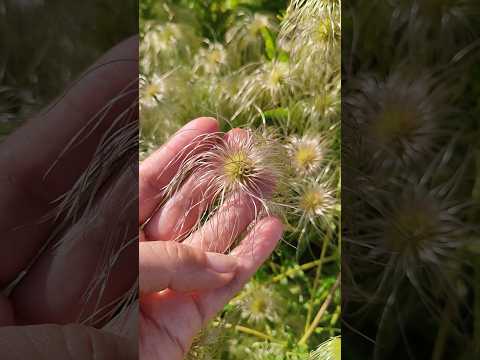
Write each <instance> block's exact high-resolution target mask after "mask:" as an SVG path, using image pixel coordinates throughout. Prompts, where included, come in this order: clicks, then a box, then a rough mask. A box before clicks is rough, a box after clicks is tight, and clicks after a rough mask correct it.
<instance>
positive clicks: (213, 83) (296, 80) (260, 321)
mask: <svg viewBox="0 0 480 360" xmlns="http://www.w3.org/2000/svg"><path fill="white" fill-rule="evenodd" d="M140 36H141V45H140V63H141V64H140V121H141V129H140V158H141V159H143V158H145V157H146V156H148V154H149V153H151V152H152V151H153V150H154V149H156V148H158V147H159V146H160V145H161V144H163V143H164V142H165V141H166V140H167V139H168V138H169V137H170V136H171V135H172V134H173V133H174V132H175V131H176V130H178V129H179V128H180V127H181V126H182V125H184V124H185V123H187V122H188V121H190V120H192V119H194V118H196V117H199V116H212V117H215V118H217V119H218V120H219V121H220V123H221V128H222V131H228V130H229V129H231V128H234V127H240V128H247V129H255V128H261V129H265V128H267V129H274V130H275V132H276V134H278V135H279V136H278V137H279V141H281V143H282V146H284V147H285V149H286V152H287V153H288V154H289V158H285V168H286V169H288V172H289V176H288V182H287V183H288V185H289V186H287V187H286V188H285V189H284V190H283V191H284V199H285V200H284V203H285V204H284V205H285V206H284V210H281V211H280V213H281V215H282V216H283V218H284V222H285V223H286V233H285V235H284V238H283V241H282V243H281V245H279V247H278V248H277V250H276V251H275V253H274V255H273V256H272V258H271V259H270V260H269V261H268V262H267V263H266V264H264V266H263V267H262V268H261V269H260V271H259V272H258V273H257V274H256V275H255V277H254V278H253V279H252V280H251V282H250V283H249V284H248V285H247V286H246V287H245V289H244V290H243V291H242V292H241V293H240V294H238V296H237V297H236V298H234V299H233V300H232V301H231V302H230V303H229V304H228V305H227V306H226V307H225V309H224V311H223V312H222V313H221V314H220V315H219V316H218V318H217V319H216V320H215V321H213V322H212V323H211V324H210V326H209V328H208V329H206V330H205V331H204V332H203V333H202V334H200V336H199V337H198V339H197V340H196V341H195V343H194V346H193V347H192V349H191V352H190V354H189V357H190V358H192V359H229V360H230V359H231V360H233V359H242V360H243V359H258V360H260V359H262V360H265V359H272V360H273V359H276V360H277V359H292V360H293V359H309V358H310V357H311V358H313V359H338V358H339V356H340V338H339V335H340V321H339V317H340V291H339V284H340V275H339V274H340V240H341V239H340V237H339V224H340V202H339V199H340V2H339V1H337V0H324V1H311V0H293V1H292V2H287V1H266V0H208V1H192V0H180V1H155V0H143V1H141V3H140ZM326 341H328V342H326ZM322 343H323V345H322V347H320V348H318V347H319V345H320V344H322ZM317 348H318V349H317ZM314 350H317V351H316V352H313V351H314Z"/></svg>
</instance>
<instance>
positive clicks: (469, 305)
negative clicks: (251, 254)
mask: <svg viewBox="0 0 480 360" xmlns="http://www.w3.org/2000/svg"><path fill="white" fill-rule="evenodd" d="M479 14H480V2H478V1H476V0H448V1H444V0H428V1H423V0H398V1H397V0H393V1H367V0H357V1H350V2H348V3H346V4H344V8H343V12H342V31H343V37H342V82H343V83H342V170H343V173H342V176H343V184H342V185H343V186H342V189H343V192H342V196H343V198H342V203H343V207H342V212H343V213H342V214H343V216H342V218H343V221H342V226H343V238H344V242H343V245H344V248H343V252H342V255H343V268H342V269H343V270H344V271H343V279H342V280H343V282H342V286H343V288H342V291H343V294H342V295H343V296H342V315H343V318H342V320H343V322H344V324H345V327H344V331H343V342H344V345H345V347H344V352H343V356H345V358H346V359H352V360H356V359H375V360H378V359H393V358H395V359H422V360H423V359H425V360H429V359H432V360H440V359H462V360H467V359H472V360H473V359H479V358H480V287H479V284H480V261H479V259H480V233H479V224H480V211H479V210H480V207H479V205H480V196H479V194H480V192H479V189H480V187H479V185H480V172H479V169H480V167H479V164H480V162H479V161H480V152H479V150H480V140H479V139H480V106H479V105H480V86H479V84H480V65H479V64H480V61H479V59H480V51H479V50H480V49H479V45H480V41H479V39H480V21H479V19H480V17H479Z"/></svg>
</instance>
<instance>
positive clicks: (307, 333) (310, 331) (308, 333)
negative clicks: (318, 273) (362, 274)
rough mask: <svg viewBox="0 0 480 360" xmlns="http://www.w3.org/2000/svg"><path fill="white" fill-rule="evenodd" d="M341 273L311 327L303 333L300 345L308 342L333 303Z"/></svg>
mask: <svg viewBox="0 0 480 360" xmlns="http://www.w3.org/2000/svg"><path fill="white" fill-rule="evenodd" d="M340 279H341V277H340V274H338V276H337V280H335V283H334V284H333V286H332V287H331V289H330V292H329V293H328V296H327V298H326V299H325V301H324V302H323V304H322V306H321V307H320V309H319V310H318V312H317V315H315V318H314V319H313V321H312V324H311V325H310V327H309V328H308V329H307V331H305V333H304V334H303V336H302V338H301V339H300V341H299V342H298V344H299V345H304V344H306V342H307V340H308V338H309V337H310V336H311V335H312V334H313V332H314V331H315V328H316V327H317V326H318V324H319V323H320V321H321V320H322V317H323V315H324V314H325V312H326V311H327V308H328V306H329V305H330V304H331V303H332V301H333V296H334V295H335V291H336V290H337V289H338V287H339V286H340Z"/></svg>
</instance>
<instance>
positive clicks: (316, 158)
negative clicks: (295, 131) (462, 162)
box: [287, 135, 327, 174]
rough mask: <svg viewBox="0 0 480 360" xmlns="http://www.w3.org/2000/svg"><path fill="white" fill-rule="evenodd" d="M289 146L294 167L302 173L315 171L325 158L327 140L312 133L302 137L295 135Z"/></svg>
mask: <svg viewBox="0 0 480 360" xmlns="http://www.w3.org/2000/svg"><path fill="white" fill-rule="evenodd" d="M287 147H288V153H289V155H290V158H291V161H292V163H293V167H294V169H295V171H297V172H299V173H300V174H312V173H315V171H317V170H318V169H319V168H320V165H321V163H322V161H323V160H324V159H325V154H326V151H327V150H326V142H325V141H324V140H323V139H320V138H319V137H316V136H312V135H305V136H303V137H301V138H300V137H298V136H293V137H292V138H291V140H290V144H289V145H287Z"/></svg>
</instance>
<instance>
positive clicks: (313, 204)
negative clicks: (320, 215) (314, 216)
mask: <svg viewBox="0 0 480 360" xmlns="http://www.w3.org/2000/svg"><path fill="white" fill-rule="evenodd" d="M324 202H325V198H324V195H323V193H322V192H321V191H319V190H307V191H306V192H305V193H304V194H303V195H302V197H301V198H300V207H301V208H302V209H303V210H304V211H306V212H309V213H314V212H315V211H316V210H317V209H319V208H320V207H321V206H323V204H324Z"/></svg>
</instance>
